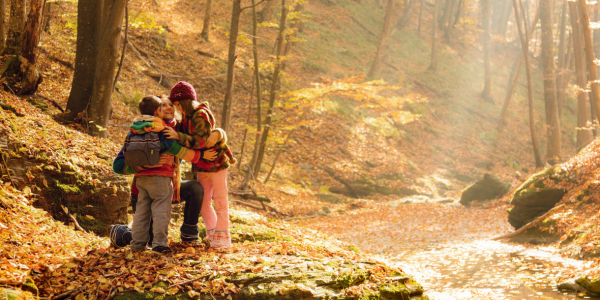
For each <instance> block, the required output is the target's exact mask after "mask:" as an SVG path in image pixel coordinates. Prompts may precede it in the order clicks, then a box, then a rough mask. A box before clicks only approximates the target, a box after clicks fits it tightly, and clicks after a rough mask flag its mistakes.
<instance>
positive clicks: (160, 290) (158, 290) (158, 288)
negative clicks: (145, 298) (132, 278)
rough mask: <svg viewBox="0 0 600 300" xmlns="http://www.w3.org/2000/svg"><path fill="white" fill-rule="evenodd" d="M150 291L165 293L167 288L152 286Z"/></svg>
mask: <svg viewBox="0 0 600 300" xmlns="http://www.w3.org/2000/svg"><path fill="white" fill-rule="evenodd" d="M150 291H151V292H153V293H157V294H164V293H165V289H163V288H162V287H155V288H151V289H150Z"/></svg>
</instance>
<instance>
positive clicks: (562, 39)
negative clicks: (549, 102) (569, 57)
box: [556, 1, 568, 117]
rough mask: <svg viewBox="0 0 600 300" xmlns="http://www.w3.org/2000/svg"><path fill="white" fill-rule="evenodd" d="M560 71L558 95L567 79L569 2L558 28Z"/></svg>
mask: <svg viewBox="0 0 600 300" xmlns="http://www.w3.org/2000/svg"><path fill="white" fill-rule="evenodd" d="M558 30H559V36H558V71H557V72H556V95H557V96H558V95H559V94H560V91H561V90H562V88H563V87H562V79H563V78H564V77H565V74H566V72H565V70H566V69H568V68H565V58H566V57H565V50H566V44H565V43H566V41H567V39H566V35H567V34H566V31H567V2H566V1H565V2H563V5H562V11H561V15H560V24H559V27H558ZM561 104H562V103H558V116H559V117H560V116H561V109H562V105H561Z"/></svg>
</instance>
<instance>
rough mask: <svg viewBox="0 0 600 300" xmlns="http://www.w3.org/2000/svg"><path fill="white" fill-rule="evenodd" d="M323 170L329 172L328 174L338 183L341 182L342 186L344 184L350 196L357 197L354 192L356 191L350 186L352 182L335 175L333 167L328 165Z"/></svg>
mask: <svg viewBox="0 0 600 300" xmlns="http://www.w3.org/2000/svg"><path fill="white" fill-rule="evenodd" d="M324 171H325V172H327V174H329V176H331V177H332V178H333V179H335V180H336V181H338V182H339V183H341V184H343V185H344V186H346V188H348V191H349V192H350V194H351V196H352V198H359V197H358V194H357V193H356V191H355V190H354V188H353V187H352V184H351V183H350V182H349V181H348V180H345V179H343V178H342V177H340V176H337V175H336V174H335V171H334V170H333V169H331V168H330V167H325V169H324Z"/></svg>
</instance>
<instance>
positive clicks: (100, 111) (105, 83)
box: [87, 0, 127, 137]
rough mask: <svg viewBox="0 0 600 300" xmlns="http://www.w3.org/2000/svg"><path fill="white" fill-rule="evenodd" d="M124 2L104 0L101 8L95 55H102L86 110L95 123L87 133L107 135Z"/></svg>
mask: <svg viewBox="0 0 600 300" xmlns="http://www.w3.org/2000/svg"><path fill="white" fill-rule="evenodd" d="M126 5H127V0H106V2H105V5H104V10H103V11H102V13H103V16H104V17H103V20H102V26H101V27H100V28H102V29H103V30H102V34H101V35H100V47H99V48H98V58H102V59H98V60H97V62H96V72H95V74H94V85H93V88H92V95H91V101H90V105H89V108H88V110H87V113H88V117H89V118H90V119H91V121H90V122H92V123H91V125H96V126H91V127H90V128H91V132H90V133H91V134H92V135H94V136H99V137H106V136H107V131H106V128H107V127H108V120H109V118H110V115H111V112H112V101H111V98H112V86H113V82H114V79H115V72H116V67H117V60H118V58H119V37H120V35H121V25H122V24H123V17H124V15H125V6H126Z"/></svg>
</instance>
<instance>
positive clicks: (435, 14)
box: [429, 0, 489, 73]
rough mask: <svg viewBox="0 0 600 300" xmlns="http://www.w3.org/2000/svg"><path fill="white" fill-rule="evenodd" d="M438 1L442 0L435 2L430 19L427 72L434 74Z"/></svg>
mask: <svg viewBox="0 0 600 300" xmlns="http://www.w3.org/2000/svg"><path fill="white" fill-rule="evenodd" d="M440 1H442V0H435V5H434V6H433V18H432V19H433V25H432V27H431V64H430V65H429V70H431V71H433V72H434V73H435V71H436V69H437V60H436V57H435V54H436V51H435V44H436V42H437V30H438V25H437V21H438V14H439V10H440ZM488 1H489V0H488Z"/></svg>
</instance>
